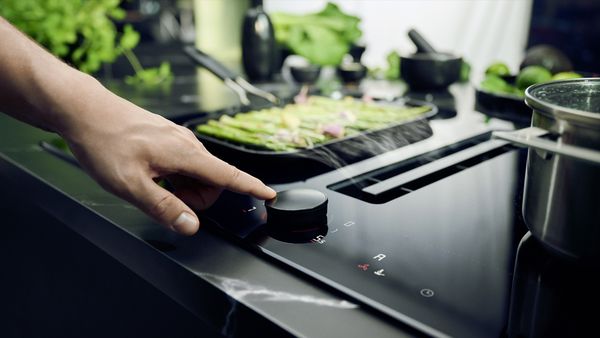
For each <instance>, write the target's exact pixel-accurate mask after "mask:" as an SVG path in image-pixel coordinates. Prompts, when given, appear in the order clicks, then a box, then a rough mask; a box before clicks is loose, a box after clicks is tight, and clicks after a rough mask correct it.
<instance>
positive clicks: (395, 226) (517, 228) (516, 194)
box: [209, 145, 526, 337]
mask: <svg viewBox="0 0 600 338" xmlns="http://www.w3.org/2000/svg"><path fill="white" fill-rule="evenodd" d="M476 146H477V145H475V146H474V147H476ZM525 154H526V152H524V151H522V150H517V149H506V151H503V152H502V153H499V154H497V156H493V157H488V158H487V159H485V160H483V161H480V162H478V163H474V164H473V165H472V166H465V167H464V168H463V169H462V170H460V171H456V172H454V173H452V174H451V175H442V176H440V177H439V180H437V181H435V182H431V183H430V184H427V185H424V186H422V187H421V188H419V189H416V190H414V191H412V192H411V193H409V194H404V195H401V196H398V197H395V198H392V199H389V200H387V201H384V202H383V203H381V204H374V203H369V202H366V201H363V200H361V199H358V198H355V197H353V196H350V195H346V194H342V193H340V192H337V191H335V190H332V189H330V188H327V187H328V186H333V185H334V183H337V182H341V181H343V180H344V179H346V178H347V177H346V176H345V175H344V172H343V171H339V172H335V173H330V174H327V175H321V176H316V177H313V178H309V179H307V180H306V181H301V182H295V183H289V184H286V185H282V186H277V185H275V186H273V187H274V188H275V189H276V190H286V189H293V188H296V187H304V188H311V189H317V190H319V191H321V192H323V193H325V194H326V195H327V196H328V198H329V207H328V212H327V227H326V228H316V227H315V228H314V229H310V230H307V231H305V232H302V233H295V234H291V233H289V232H286V233H281V232H278V231H277V230H278V229H277V228H268V227H267V226H265V225H264V223H265V221H264V219H262V218H261V217H260V215H261V214H262V213H264V210H265V209H264V205H261V204H260V203H259V204H257V203H256V202H255V201H251V200H248V199H247V198H246V199H244V198H241V199H240V198H238V199H235V198H228V199H227V203H220V202H218V203H217V204H216V205H215V208H216V209H215V210H212V211H209V213H210V215H211V218H213V219H214V220H215V221H216V222H217V223H218V224H219V226H220V227H221V228H222V229H224V230H225V231H226V232H228V233H229V234H231V235H234V236H235V237H236V238H237V240H238V241H239V242H241V243H243V244H245V245H247V246H248V247H249V248H253V249H258V251H259V252H261V253H263V254H266V255H267V256H270V257H271V258H273V259H275V260H277V261H280V262H281V263H283V264H285V265H287V266H288V268H291V269H297V270H299V271H301V272H303V273H304V274H305V275H307V276H310V277H312V278H314V279H315V280H317V281H320V282H323V283H325V284H328V285H329V286H331V287H334V288H337V289H338V290H340V291H342V292H344V293H345V294H346V295H347V296H348V297H350V299H352V301H353V302H358V303H361V304H363V305H364V306H367V307H371V308H373V309H376V310H378V311H379V312H380V313H381V314H382V315H386V316H388V317H389V318H392V319H394V320H396V322H397V323H399V325H404V326H407V327H410V328H412V329H413V330H414V329H416V330H418V331H419V332H421V333H425V334H428V335H431V336H435V337H448V336H456V337H498V336H500V335H502V334H503V333H505V332H506V325H507V320H508V306H509V301H510V299H509V295H510V286H511V283H512V275H511V274H512V271H513V264H514V253H515V251H516V247H517V243H518V240H519V239H520V238H521V236H522V235H523V234H524V233H525V231H524V229H525V226H524V225H523V222H522V217H521V208H520V206H521V196H520V188H521V187H522V177H521V176H522V175H519V174H520V173H522V172H524V168H523V163H524V159H525V157H524V155H525ZM373 161H376V159H373ZM522 169H523V170H522ZM442 170H443V168H442ZM236 201H238V202H239V203H240V204H239V205H238V204H235V202H236ZM236 210H241V211H240V212H236ZM244 210H245V212H244ZM241 224H244V226H240V225H241ZM292 235H294V236H292ZM313 235H314V237H311V238H309V237H310V236H313Z"/></svg>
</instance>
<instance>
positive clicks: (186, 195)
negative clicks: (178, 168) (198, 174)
mask: <svg viewBox="0 0 600 338" xmlns="http://www.w3.org/2000/svg"><path fill="white" fill-rule="evenodd" d="M167 180H168V181H169V182H170V183H171V184H172V186H173V188H174V191H173V192H174V194H175V196H177V197H178V198H180V199H181V200H182V201H183V202H185V204H187V205H188V206H190V207H191V208H192V209H193V210H204V209H207V208H209V207H210V206H211V205H213V204H214V203H215V201H216V200H217V198H219V195H220V194H221V192H222V191H223V188H221V187H217V186H213V185H207V184H202V183H200V182H199V181H198V180H196V179H193V178H190V177H187V176H181V175H170V176H168V177H167Z"/></svg>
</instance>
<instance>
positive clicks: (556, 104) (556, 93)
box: [525, 78, 600, 126]
mask: <svg viewBox="0 0 600 338" xmlns="http://www.w3.org/2000/svg"><path fill="white" fill-rule="evenodd" d="M525 103H527V105H528V106H529V107H531V108H532V109H534V110H536V111H539V112H541V113H542V114H545V115H550V116H552V117H554V118H556V119H561V120H567V121H570V122H579V123H584V124H587V125H594V126H600V78H581V79H570V80H560V81H552V82H546V83H540V84H536V85H533V86H531V87H529V88H527V90H526V91H525Z"/></svg>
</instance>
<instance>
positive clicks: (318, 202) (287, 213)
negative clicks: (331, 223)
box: [265, 189, 327, 229]
mask: <svg viewBox="0 0 600 338" xmlns="http://www.w3.org/2000/svg"><path fill="white" fill-rule="evenodd" d="M265 207H266V209H267V222H268V223H269V224H270V225H272V226H274V227H278V228H287V229H306V228H314V227H315V226H323V225H326V224H327V196H326V195H325V194H324V193H322V192H320V191H318V190H314V189H290V190H286V191H282V192H279V193H277V196H276V197H275V198H274V199H272V200H269V201H266V202H265Z"/></svg>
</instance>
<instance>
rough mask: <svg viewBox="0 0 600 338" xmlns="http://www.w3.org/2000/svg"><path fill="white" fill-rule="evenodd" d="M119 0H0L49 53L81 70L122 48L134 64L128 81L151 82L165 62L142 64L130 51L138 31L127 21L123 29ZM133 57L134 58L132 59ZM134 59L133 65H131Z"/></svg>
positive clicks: (4, 11)
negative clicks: (149, 66)
mask: <svg viewBox="0 0 600 338" xmlns="http://www.w3.org/2000/svg"><path fill="white" fill-rule="evenodd" d="M120 3H121V0H94V1H89V0H2V4H1V5H0V15H1V16H3V17H4V18H5V19H6V20H8V21H9V22H11V23H12V24H13V25H15V26H16V27H18V28H19V29H20V30H21V31H23V32H24V33H25V34H27V35H29V36H30V37H31V38H33V39H34V40H36V41H37V42H38V43H40V44H41V45H42V46H44V47H46V48H47V49H48V50H49V51H50V52H51V53H52V54H54V55H56V56H58V57H60V58H61V59H63V60H65V61H66V62H67V63H70V64H72V65H73V66H75V67H76V68H78V69H79V70H81V71H83V72H86V73H94V72H96V71H97V70H98V69H100V67H101V66H102V64H103V63H111V62H114V60H115V59H116V58H117V57H118V56H119V55H121V54H125V55H126V56H127V59H128V60H129V61H130V63H131V64H132V66H133V67H134V70H135V73H136V75H135V76H134V77H133V78H135V79H136V80H135V81H130V82H131V83H143V84H154V83H157V82H158V81H161V80H163V79H168V78H170V77H169V76H165V75H166V74H165V73H166V71H167V70H169V73H170V69H169V68H168V66H162V65H161V67H159V68H158V69H157V70H151V69H145V70H144V69H143V68H142V67H141V65H140V64H139V62H138V61H137V58H136V57H135V55H134V54H133V52H132V50H133V48H134V47H135V46H136V45H137V44H138V42H139V40H140V37H139V33H137V32H136V31H135V30H134V29H133V27H131V25H125V26H124V29H123V31H122V32H119V31H118V30H117V28H116V27H115V24H114V21H115V20H122V19H123V18H125V11H124V10H123V9H122V8H120V7H119V5H120ZM132 60H134V61H132ZM134 63H137V65H134Z"/></svg>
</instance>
